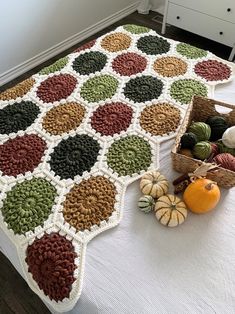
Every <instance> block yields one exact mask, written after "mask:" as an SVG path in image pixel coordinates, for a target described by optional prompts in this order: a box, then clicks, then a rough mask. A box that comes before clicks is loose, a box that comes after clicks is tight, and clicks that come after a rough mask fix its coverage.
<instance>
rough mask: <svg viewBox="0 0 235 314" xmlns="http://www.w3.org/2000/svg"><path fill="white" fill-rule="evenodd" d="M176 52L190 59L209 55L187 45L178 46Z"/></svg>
mask: <svg viewBox="0 0 235 314" xmlns="http://www.w3.org/2000/svg"><path fill="white" fill-rule="evenodd" d="M176 51H177V52H178V53H180V54H181V55H182V56H185V57H187V58H188V59H197V58H202V57H205V56H206V55H207V52H206V51H205V50H203V49H200V48H197V47H194V46H191V45H189V44H185V43H180V44H178V45H177V46H176Z"/></svg>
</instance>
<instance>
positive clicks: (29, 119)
mask: <svg viewBox="0 0 235 314" xmlns="http://www.w3.org/2000/svg"><path fill="white" fill-rule="evenodd" d="M39 113H40V110H39V108H38V106H37V105H35V104H34V103H32V102H31V101H22V102H20V103H15V104H13V105H8V106H6V107H4V108H3V109H1V110H0V134H10V133H16V132H18V131H20V130H22V131H24V130H26V129H27V127H29V126H30V125H31V124H32V123H33V122H34V120H35V119H36V118H37V116H38V114H39Z"/></svg>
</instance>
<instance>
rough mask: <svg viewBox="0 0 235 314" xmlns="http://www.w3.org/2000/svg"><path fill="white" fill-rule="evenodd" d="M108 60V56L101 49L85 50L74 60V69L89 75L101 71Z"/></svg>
mask: <svg viewBox="0 0 235 314" xmlns="http://www.w3.org/2000/svg"><path fill="white" fill-rule="evenodd" d="M106 61H107V56H106V55H105V54H103V53H101V52H99V51H90V52H85V53H84V54H81V55H80V56H78V57H77V58H76V59H75V60H74V61H73V69H74V70H75V71H76V72H78V73H80V74H82V75H88V74H90V73H95V72H96V71H101V70H102V69H103V67H104V66H105V64H106Z"/></svg>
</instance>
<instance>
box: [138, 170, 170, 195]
mask: <svg viewBox="0 0 235 314" xmlns="http://www.w3.org/2000/svg"><path fill="white" fill-rule="evenodd" d="M168 187H169V183H168V181H167V180H166V178H165V177H164V176H163V175H162V174H161V173H160V172H158V171H151V172H147V173H145V174H144V175H143V177H142V178H141V180H140V189H141V191H142V193H143V194H145V195H151V196H152V197H153V198H158V197H160V196H162V195H164V194H166V193H167V192H168Z"/></svg>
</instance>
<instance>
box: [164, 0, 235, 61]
mask: <svg viewBox="0 0 235 314" xmlns="http://www.w3.org/2000/svg"><path fill="white" fill-rule="evenodd" d="M166 23H168V24H171V25H174V26H177V27H179V28H182V29H185V30H187V31H189V32H192V33H195V34H198V35H201V36H203V37H206V38H209V39H212V40H214V41H217V42H219V43H221V44H224V45H226V46H229V47H232V51H231V54H230V56H229V60H230V61H232V60H233V58H234V55H235V0H166V4H165V12H164V19H163V24H162V34H165V30H166Z"/></svg>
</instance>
